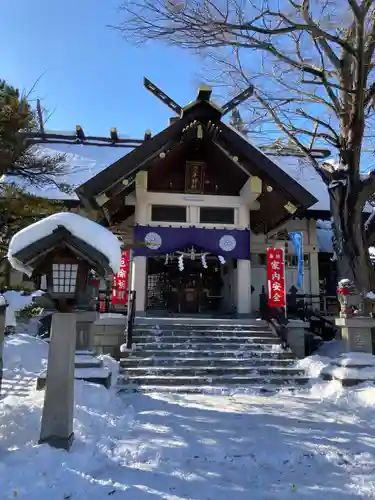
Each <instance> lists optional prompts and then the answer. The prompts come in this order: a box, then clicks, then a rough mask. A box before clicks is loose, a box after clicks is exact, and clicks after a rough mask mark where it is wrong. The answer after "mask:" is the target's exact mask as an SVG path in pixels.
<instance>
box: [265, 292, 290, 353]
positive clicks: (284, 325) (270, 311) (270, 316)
mask: <svg viewBox="0 0 375 500" xmlns="http://www.w3.org/2000/svg"><path fill="white" fill-rule="evenodd" d="M259 305H260V308H259V309H260V317H261V319H263V320H264V321H266V322H267V324H268V326H269V327H270V328H271V330H272V332H273V333H274V334H275V335H277V336H278V337H279V339H280V341H281V347H282V348H283V349H284V350H285V349H287V348H288V347H289V346H288V319H287V317H286V315H285V311H284V310H283V309H281V308H276V307H275V308H273V307H272V308H271V307H269V305H268V297H267V294H266V292H265V290H264V287H263V289H262V292H261V294H260V296H259Z"/></svg>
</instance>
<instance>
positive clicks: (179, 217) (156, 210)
mask: <svg viewBox="0 0 375 500" xmlns="http://www.w3.org/2000/svg"><path fill="white" fill-rule="evenodd" d="M151 220H152V221H153V222H186V206H181V205H152V207H151Z"/></svg>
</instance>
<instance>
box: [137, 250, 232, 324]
mask: <svg viewBox="0 0 375 500" xmlns="http://www.w3.org/2000/svg"><path fill="white" fill-rule="evenodd" d="M193 252H194V250H193ZM181 255H182V253H180V254H179V253H174V254H169V255H164V256H157V257H149V258H148V259H147V295H146V308H147V310H148V311H150V312H151V311H152V312H154V311H165V312H166V313H168V314H209V315H215V314H229V313H231V312H234V311H233V302H234V301H233V299H232V297H231V292H232V286H231V284H230V280H229V277H230V274H231V273H230V270H231V268H233V263H232V262H225V263H221V262H220V261H219V258H218V257H217V256H215V255H211V254H203V255H204V258H203V262H202V257H201V256H199V255H200V254H199V252H197V255H198V256H197V257H196V256H195V252H194V253H193V254H192V258H184V259H183V260H182V259H181Z"/></svg>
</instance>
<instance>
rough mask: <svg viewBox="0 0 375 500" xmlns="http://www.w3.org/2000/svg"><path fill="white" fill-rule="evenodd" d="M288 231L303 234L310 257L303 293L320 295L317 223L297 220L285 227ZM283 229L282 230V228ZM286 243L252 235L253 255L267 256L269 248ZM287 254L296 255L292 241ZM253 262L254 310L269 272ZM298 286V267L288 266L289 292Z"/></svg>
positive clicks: (306, 252)
mask: <svg viewBox="0 0 375 500" xmlns="http://www.w3.org/2000/svg"><path fill="white" fill-rule="evenodd" d="M283 228H285V229H287V231H301V232H302V233H303V245H304V254H308V255H309V266H308V267H306V266H305V268H304V283H303V287H302V290H301V293H306V294H312V295H317V294H319V268H318V250H319V249H318V245H317V236H316V222H315V221H314V220H307V219H295V220H291V221H289V222H288V223H287V224H285V225H284V226H283ZM281 229H282V228H281ZM285 243H286V242H285V241H281V240H275V239H269V240H268V241H266V237H265V235H262V234H252V236H251V254H252V255H255V254H265V253H266V251H267V248H268V247H283V248H285ZM287 254H288V255H295V249H294V247H293V245H292V243H291V242H290V241H288V242H287ZM253 261H254V262H252V268H251V272H252V285H253V287H254V288H255V290H254V292H253V294H252V307H253V310H257V309H258V308H259V294H260V293H261V291H262V286H265V287H266V279H267V272H266V266H264V265H259V264H257V263H256V262H255V258H254V259H253ZM296 284H297V267H291V266H286V286H287V290H289V289H290V287H291V286H292V285H294V286H296Z"/></svg>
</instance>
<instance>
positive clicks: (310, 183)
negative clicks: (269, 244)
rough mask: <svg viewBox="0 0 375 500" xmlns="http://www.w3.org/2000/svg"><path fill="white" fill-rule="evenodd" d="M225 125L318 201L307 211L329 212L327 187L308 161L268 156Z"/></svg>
mask: <svg viewBox="0 0 375 500" xmlns="http://www.w3.org/2000/svg"><path fill="white" fill-rule="evenodd" d="M226 125H227V126H228V127H229V128H230V129H231V130H233V132H236V134H238V135H240V136H241V137H242V138H243V139H245V140H246V141H248V142H250V143H251V145H252V146H253V147H255V148H257V149H259V150H260V151H261V153H262V154H264V155H265V156H267V157H268V158H269V159H270V160H271V161H273V162H274V163H276V165H278V166H279V167H280V168H281V169H282V170H283V171H284V172H285V173H286V174H288V175H290V177H292V178H293V179H294V180H296V181H297V182H298V183H299V184H300V185H301V186H302V187H303V188H305V189H306V191H309V192H310V193H311V194H312V195H313V196H315V198H316V199H317V200H319V201H318V202H317V203H315V205H312V206H311V207H310V208H309V210H322V211H328V212H329V211H330V202H329V195H328V189H327V186H326V185H325V184H324V182H323V180H322V179H321V177H320V175H319V174H318V173H317V171H316V170H315V168H314V167H313V166H312V165H310V164H309V163H308V160H307V159H305V158H303V157H298V156H282V155H280V156H275V155H272V156H269V155H267V154H266V153H265V152H264V150H262V149H260V148H259V147H258V146H257V145H256V143H254V141H253V139H249V138H248V137H246V136H245V135H244V134H242V133H241V132H239V131H238V130H237V129H235V128H234V127H233V126H232V125H230V124H228V123H226ZM325 161H327V162H329V161H330V162H333V161H334V160H333V159H327V160H325ZM364 211H365V212H366V213H371V212H372V207H371V206H370V205H367V206H366V207H365V209H364Z"/></svg>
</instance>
